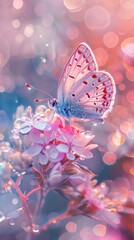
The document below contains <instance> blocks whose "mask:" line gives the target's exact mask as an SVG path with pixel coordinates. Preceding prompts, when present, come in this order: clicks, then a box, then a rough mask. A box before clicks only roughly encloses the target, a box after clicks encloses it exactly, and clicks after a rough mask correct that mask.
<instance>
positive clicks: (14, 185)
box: [11, 179, 33, 232]
mask: <svg viewBox="0 0 134 240" xmlns="http://www.w3.org/2000/svg"><path fill="white" fill-rule="evenodd" d="M11 183H12V187H13V188H15V190H16V191H17V193H18V195H19V197H20V199H21V202H22V205H23V207H24V209H25V212H26V214H27V217H28V221H29V225H30V230H31V232H32V229H33V222H32V218H31V215H30V212H29V208H28V205H27V202H26V197H25V195H24V194H23V193H22V191H21V189H20V187H19V186H18V184H17V183H16V182H14V181H13V179H11Z"/></svg>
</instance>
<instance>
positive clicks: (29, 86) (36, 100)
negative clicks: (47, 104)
mask: <svg viewBox="0 0 134 240" xmlns="http://www.w3.org/2000/svg"><path fill="white" fill-rule="evenodd" d="M25 87H26V88H27V89H28V90H29V91H31V90H32V89H35V90H37V91H39V92H42V93H45V94H47V95H48V96H49V97H50V98H49V99H53V97H52V95H50V94H49V93H47V92H45V91H42V90H41V89H39V88H36V87H33V86H32V85H29V84H28V83H25ZM49 99H48V98H43V99H41V100H38V99H35V100H34V101H35V102H42V101H46V100H49Z"/></svg>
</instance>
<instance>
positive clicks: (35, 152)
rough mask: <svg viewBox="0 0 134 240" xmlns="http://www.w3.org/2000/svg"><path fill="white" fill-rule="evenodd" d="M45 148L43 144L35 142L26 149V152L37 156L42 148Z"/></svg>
mask: <svg viewBox="0 0 134 240" xmlns="http://www.w3.org/2000/svg"><path fill="white" fill-rule="evenodd" d="M42 149H43V146H41V145H39V144H33V145H31V146H30V148H29V149H27V150H26V151H25V153H26V154H29V155H32V156H36V155H38V154H39V153H40V152H41V150H42Z"/></svg>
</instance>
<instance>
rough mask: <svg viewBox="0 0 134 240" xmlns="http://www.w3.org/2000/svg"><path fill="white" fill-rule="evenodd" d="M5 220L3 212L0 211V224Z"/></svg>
mask: <svg viewBox="0 0 134 240" xmlns="http://www.w3.org/2000/svg"><path fill="white" fill-rule="evenodd" d="M5 219H6V217H5V215H4V213H3V212H1V211H0V223H1V222H3V221H4V220H5Z"/></svg>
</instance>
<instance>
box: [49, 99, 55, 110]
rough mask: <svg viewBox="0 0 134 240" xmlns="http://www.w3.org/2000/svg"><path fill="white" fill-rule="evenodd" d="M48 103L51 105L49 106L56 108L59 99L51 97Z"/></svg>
mask: <svg viewBox="0 0 134 240" xmlns="http://www.w3.org/2000/svg"><path fill="white" fill-rule="evenodd" d="M48 105H49V107H50V108H51V109H53V108H55V107H56V105H57V100H56V99H55V98H53V99H50V100H49V101H48Z"/></svg>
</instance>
